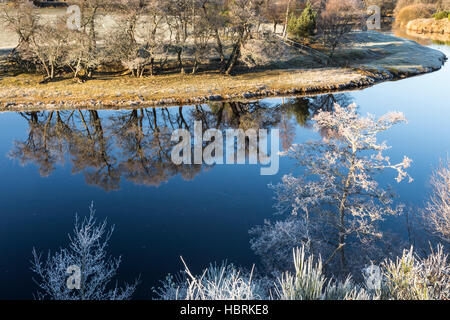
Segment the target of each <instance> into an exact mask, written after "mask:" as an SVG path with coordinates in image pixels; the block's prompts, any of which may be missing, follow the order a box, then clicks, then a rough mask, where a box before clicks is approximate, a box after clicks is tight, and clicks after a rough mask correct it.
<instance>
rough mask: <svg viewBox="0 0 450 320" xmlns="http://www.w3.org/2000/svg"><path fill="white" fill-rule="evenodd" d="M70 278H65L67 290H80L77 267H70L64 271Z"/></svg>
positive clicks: (79, 277)
mask: <svg viewBox="0 0 450 320" xmlns="http://www.w3.org/2000/svg"><path fill="white" fill-rule="evenodd" d="M66 273H67V274H70V276H69V277H68V278H67V281H66V285H67V288H68V289H69V290H73V289H77V290H80V288H81V269H80V267H79V266H76V265H71V266H69V267H68V268H67V270H66Z"/></svg>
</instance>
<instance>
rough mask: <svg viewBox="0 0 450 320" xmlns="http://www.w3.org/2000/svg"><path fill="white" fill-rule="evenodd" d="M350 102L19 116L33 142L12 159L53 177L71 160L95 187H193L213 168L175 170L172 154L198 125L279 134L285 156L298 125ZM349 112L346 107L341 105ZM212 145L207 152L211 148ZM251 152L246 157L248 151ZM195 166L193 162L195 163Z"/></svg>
mask: <svg viewBox="0 0 450 320" xmlns="http://www.w3.org/2000/svg"><path fill="white" fill-rule="evenodd" d="M342 97H345V95H325V96H318V97H303V98H295V99H288V100H287V101H286V103H284V104H270V103H267V102H264V101H254V102H238V101H234V102H218V103H213V104H211V105H209V106H206V105H197V106H192V107H174V108H149V109H135V110H123V111H117V112H114V113H109V112H108V113H103V112H101V111H96V110H66V111H49V112H23V113H19V114H20V115H21V116H22V117H23V118H24V119H25V120H26V121H27V123H28V136H27V138H26V139H24V140H23V141H14V146H13V148H12V150H11V151H10V152H9V157H10V158H11V159H15V160H18V161H19V162H20V163H21V164H22V165H28V164H34V165H36V166H37V167H38V168H39V171H40V174H41V175H42V176H49V175H51V174H52V172H53V171H54V170H55V168H56V166H57V165H58V164H63V163H64V162H65V161H69V162H70V164H71V167H72V172H73V173H74V174H78V173H82V174H83V175H84V177H85V181H86V183H87V184H89V185H95V186H98V187H101V188H102V189H104V190H106V191H110V190H118V189H119V188H120V182H121V181H122V179H125V180H127V181H131V182H133V183H135V184H137V185H146V186H159V185H161V184H162V183H164V182H167V181H169V179H171V178H172V177H174V176H177V175H181V177H182V178H183V179H185V180H192V179H193V178H194V177H196V176H197V175H198V174H199V173H200V172H201V171H202V170H204V169H208V168H210V166H208V165H203V164H191V165H176V164H174V163H173V162H172V161H171V151H172V149H173V146H174V145H175V144H176V142H173V141H171V136H172V133H173V132H174V131H175V130H177V129H185V130H187V131H189V132H191V133H192V134H193V131H194V122H195V121H199V122H201V124H202V133H204V132H206V131H207V130H208V129H218V130H222V131H223V130H226V129H229V128H231V129H233V128H239V129H243V130H248V129H255V130H259V129H271V128H278V129H279V131H280V140H281V142H282V145H283V148H284V149H285V150H286V149H287V148H288V147H289V146H290V145H292V143H293V140H294V138H295V130H294V129H293V128H294V127H295V123H297V124H299V125H301V126H308V122H309V119H310V118H311V115H313V114H315V113H316V112H317V111H318V110H320V109H322V110H329V109H330V108H332V104H333V103H334V102H338V100H339V101H340V100H342ZM343 105H345V104H343ZM206 145H207V144H206V143H205V144H204V145H203V148H205V147H206ZM246 152H248V150H246ZM192 163H194V162H192Z"/></svg>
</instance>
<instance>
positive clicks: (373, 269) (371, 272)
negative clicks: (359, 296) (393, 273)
mask: <svg viewBox="0 0 450 320" xmlns="http://www.w3.org/2000/svg"><path fill="white" fill-rule="evenodd" d="M363 274H364V279H365V281H366V287H367V289H368V290H369V291H378V290H380V289H381V281H382V275H381V268H380V267H378V266H376V265H373V264H372V265H370V266H368V267H367V268H365V269H363Z"/></svg>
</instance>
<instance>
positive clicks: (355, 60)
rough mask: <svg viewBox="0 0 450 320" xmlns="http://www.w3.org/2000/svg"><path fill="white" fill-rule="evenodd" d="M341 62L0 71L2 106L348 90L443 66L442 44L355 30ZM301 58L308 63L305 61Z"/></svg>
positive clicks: (181, 101)
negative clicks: (217, 68) (225, 70)
mask: <svg viewBox="0 0 450 320" xmlns="http://www.w3.org/2000/svg"><path fill="white" fill-rule="evenodd" d="M335 57H336V59H337V61H339V65H341V66H340V67H321V66H317V65H315V66H313V67H310V66H311V64H310V63H306V61H308V59H307V58H308V57H304V56H301V57H300V56H299V58H298V59H297V60H298V61H297V63H296V64H295V67H292V68H289V67H287V66H286V64H284V65H283V67H282V68H279V69H270V70H267V69H265V70H261V71H251V72H247V73H243V74H238V75H235V76H226V75H222V74H220V73H216V72H209V73H208V72H205V73H201V74H197V75H188V74H186V75H180V74H170V75H160V76H153V77H150V76H149V77H144V78H132V77H113V76H110V77H108V76H103V77H101V78H96V79H93V80H89V81H87V82H85V83H76V82H74V81H73V80H72V79H66V80H61V81H56V82H51V83H47V84H38V82H39V81H40V79H41V78H42V77H41V76H38V75H31V74H20V75H8V74H5V73H3V74H2V73H0V110H2V111H31V110H56V109H74V108H77V109H83V108H87V109H94V108H98V109H101V108H126V107H151V106H163V105H166V106H168V105H189V104H201V103H207V102H209V101H223V100H237V99H239V100H243V99H244V100H246V99H255V98H264V97H270V96H280V95H308V94H319V93H325V92H337V91H347V90H354V89H359V88H364V87H368V86H371V85H374V84H376V83H379V82H382V81H388V80H395V79H401V78H405V77H411V76H415V75H419V74H424V73H428V72H432V71H435V70H438V69H440V68H441V67H442V65H443V64H444V62H445V60H446V57H445V55H444V54H443V53H441V52H440V51H437V50H434V49H431V48H427V47H424V46H421V45H420V44H418V43H416V42H414V41H410V40H406V39H401V38H397V37H394V36H390V35H385V34H381V33H378V32H355V33H352V34H351V35H350V36H349V40H348V41H347V42H346V43H345V45H344V46H343V47H342V48H341V49H340V50H339V51H338V52H337V53H336V55H335ZM302 61H304V62H305V63H304V65H302Z"/></svg>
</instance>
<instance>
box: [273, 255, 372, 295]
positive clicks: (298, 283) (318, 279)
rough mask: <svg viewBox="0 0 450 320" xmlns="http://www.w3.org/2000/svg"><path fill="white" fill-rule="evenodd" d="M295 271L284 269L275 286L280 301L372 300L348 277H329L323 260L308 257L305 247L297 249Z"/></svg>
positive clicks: (311, 256)
mask: <svg viewBox="0 0 450 320" xmlns="http://www.w3.org/2000/svg"><path fill="white" fill-rule="evenodd" d="M293 255H294V266H295V273H294V274H292V273H290V272H289V271H288V272H285V273H284V274H283V275H282V276H281V278H279V279H278V283H279V284H278V286H277V287H276V288H275V292H276V294H277V298H278V299H280V300H369V299H370V295H369V294H368V293H367V292H366V291H365V290H364V289H362V288H360V287H358V286H356V285H355V284H353V281H352V280H351V278H350V277H348V278H347V279H346V280H345V281H344V282H336V281H333V280H332V279H330V280H327V278H326V277H325V276H324V274H323V272H322V259H321V258H320V257H319V259H317V261H314V256H313V255H310V256H309V257H306V255H305V247H302V248H296V249H294V253H293Z"/></svg>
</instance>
